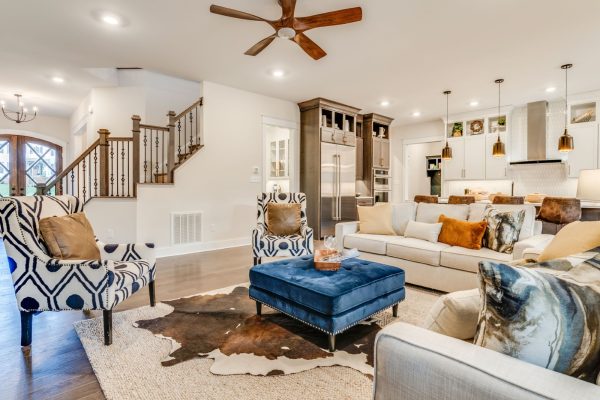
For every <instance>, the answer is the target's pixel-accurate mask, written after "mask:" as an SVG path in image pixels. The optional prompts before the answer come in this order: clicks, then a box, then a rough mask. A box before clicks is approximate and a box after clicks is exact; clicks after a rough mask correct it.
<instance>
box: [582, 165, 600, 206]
mask: <svg viewBox="0 0 600 400" xmlns="http://www.w3.org/2000/svg"><path fill="white" fill-rule="evenodd" d="M577 198H578V199H580V200H589V201H600V169H584V170H582V171H581V172H579V182H578V183H577Z"/></svg>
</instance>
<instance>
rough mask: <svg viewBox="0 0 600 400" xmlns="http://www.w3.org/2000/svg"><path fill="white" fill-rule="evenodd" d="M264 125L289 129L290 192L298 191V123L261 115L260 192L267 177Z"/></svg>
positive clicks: (263, 188)
mask: <svg viewBox="0 0 600 400" xmlns="http://www.w3.org/2000/svg"><path fill="white" fill-rule="evenodd" d="M265 126H275V127H278V128H285V129H289V130H290V131H291V133H290V144H289V149H288V153H289V157H290V160H288V163H289V164H290V166H292V170H291V171H290V172H291V173H290V174H289V178H290V192H298V191H299V190H300V124H299V123H297V122H294V121H288V120H285V119H280V118H273V117H267V116H265V115H263V116H262V125H261V137H262V138H261V149H260V152H261V166H260V175H261V179H260V181H261V193H262V192H264V191H265V189H266V188H265V185H266V183H267V180H268V177H267V176H266V174H265V163H266V162H267V154H266V150H265V149H266V146H267V140H266V135H265Z"/></svg>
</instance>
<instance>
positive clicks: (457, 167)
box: [440, 138, 465, 180]
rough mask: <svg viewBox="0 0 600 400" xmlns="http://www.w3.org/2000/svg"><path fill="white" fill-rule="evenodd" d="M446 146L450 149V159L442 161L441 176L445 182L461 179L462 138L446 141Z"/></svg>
mask: <svg viewBox="0 0 600 400" xmlns="http://www.w3.org/2000/svg"><path fill="white" fill-rule="evenodd" d="M444 145H445V143H444ZM448 145H449V146H450V147H451V148H452V159H450V160H442V176H443V178H444V179H445V180H456V179H463V177H464V176H463V172H464V168H465V141H464V139H463V138H456V139H448ZM440 152H441V149H440Z"/></svg>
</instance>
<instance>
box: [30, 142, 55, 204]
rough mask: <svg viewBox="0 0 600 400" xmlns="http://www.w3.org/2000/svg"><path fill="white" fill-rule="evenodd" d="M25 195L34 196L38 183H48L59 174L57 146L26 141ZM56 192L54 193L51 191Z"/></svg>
mask: <svg viewBox="0 0 600 400" xmlns="http://www.w3.org/2000/svg"><path fill="white" fill-rule="evenodd" d="M23 150H24V153H25V195H27V196H32V195H34V194H35V193H36V191H37V184H38V183H43V184H48V183H49V182H50V181H51V180H52V179H54V178H55V177H56V175H57V164H58V163H57V152H56V150H55V147H54V146H52V147H50V146H46V145H44V144H41V143H38V142H31V141H26V142H24V149H23ZM50 194H54V193H50Z"/></svg>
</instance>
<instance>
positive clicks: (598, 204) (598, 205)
mask: <svg viewBox="0 0 600 400" xmlns="http://www.w3.org/2000/svg"><path fill="white" fill-rule="evenodd" d="M438 201H439V202H440V203H448V199H447V198H439V199H438ZM476 203H481V204H492V202H491V201H489V200H479V201H476ZM525 204H531V205H533V206H536V207H541V206H542V203H529V202H527V201H526V202H525ZM581 208H600V202H593V201H582V202H581Z"/></svg>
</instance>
